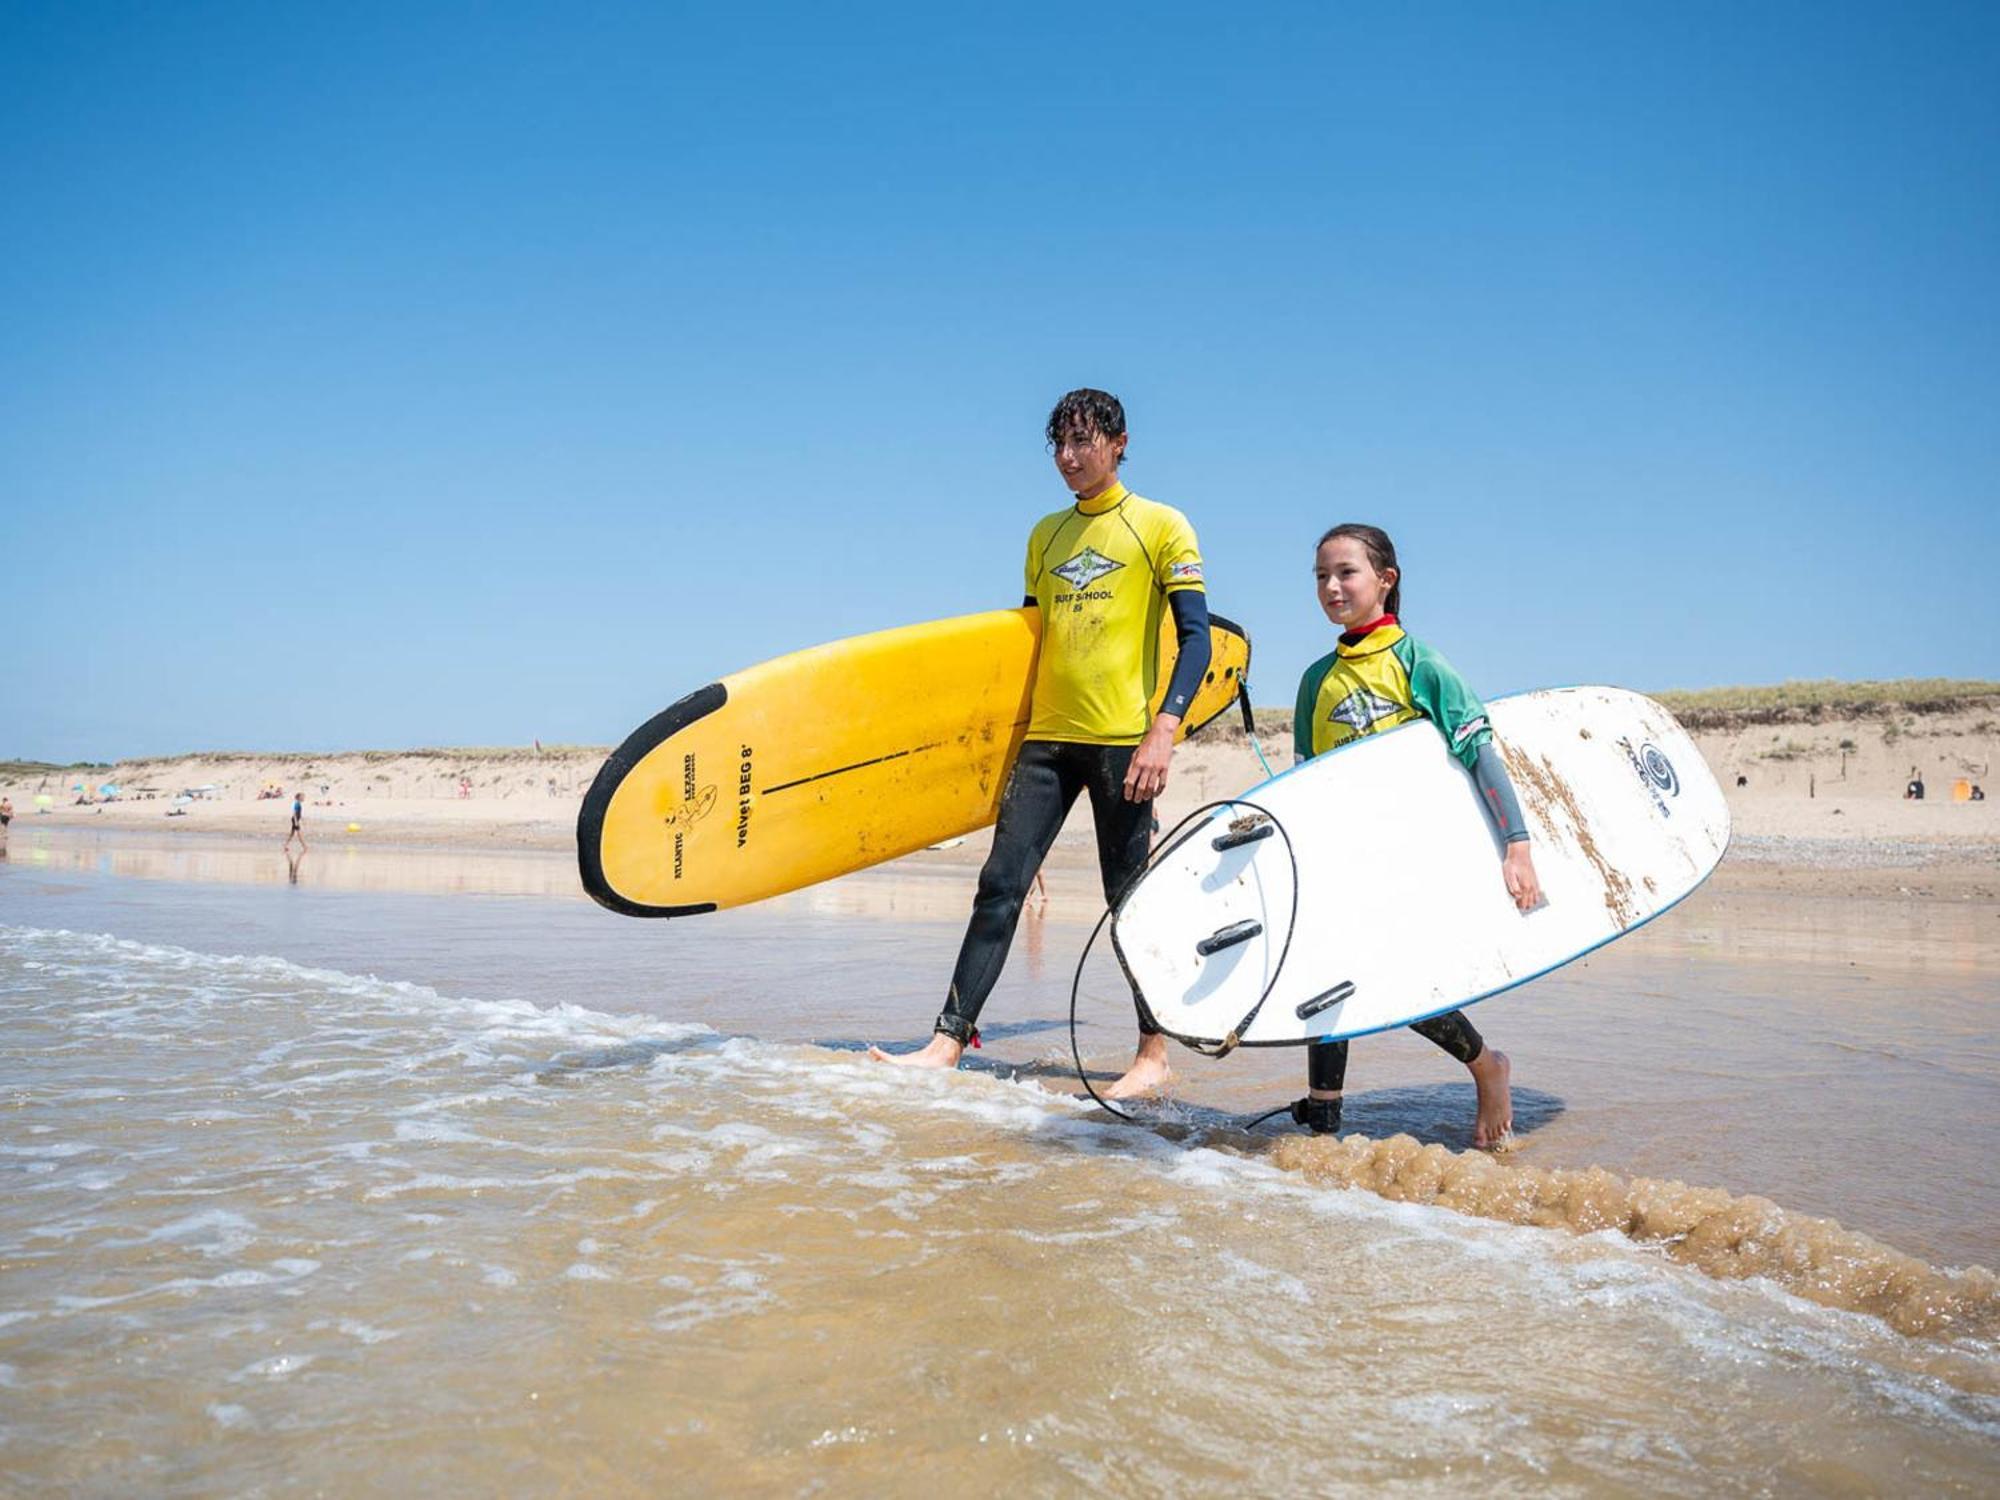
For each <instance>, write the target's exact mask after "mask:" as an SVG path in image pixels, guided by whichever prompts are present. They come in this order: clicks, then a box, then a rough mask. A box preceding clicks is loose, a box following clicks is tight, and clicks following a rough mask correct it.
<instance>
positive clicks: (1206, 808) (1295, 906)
mask: <svg viewBox="0 0 2000 1500" xmlns="http://www.w3.org/2000/svg"><path fill="white" fill-rule="evenodd" d="M1248 701H1249V700H1248V698H1247V697H1246V698H1245V699H1244V702H1245V703H1246V704H1247V703H1248ZM1245 718H1246V719H1247V718H1248V713H1247V711H1246V714H1245ZM1251 743H1252V744H1255V743H1256V736H1255V735H1254V734H1253V735H1252V736H1251ZM1257 758H1258V759H1259V760H1262V759H1263V752H1262V751H1261V750H1260V751H1259V752H1258V754H1257ZM1225 807H1243V808H1248V809H1249V810H1250V811H1251V812H1252V813H1254V814H1257V815H1259V816H1261V817H1263V818H1265V819H1267V820H1269V822H1270V824H1271V827H1272V828H1273V829H1274V830H1275V831H1276V832H1277V835H1278V837H1279V838H1281V839H1283V840H1284V841H1285V858H1286V859H1287V860H1288V861H1289V862H1290V864H1291V867H1292V910H1291V914H1290V915H1289V916H1288V917H1287V918H1286V919H1285V942H1284V946H1283V947H1281V948H1280V949H1279V950H1278V962H1277V964H1276V966H1275V967H1274V968H1273V969H1272V970H1271V978H1270V981H1269V982H1268V983H1266V984H1265V986H1264V993H1263V994H1261V995H1259V996H1258V997H1257V1003H1256V1004H1255V1005H1253V1006H1251V1007H1250V1011H1249V1013H1248V1014H1247V1015H1245V1016H1244V1017H1243V1019H1242V1020H1240V1021H1238V1022H1237V1023H1236V1024H1235V1025H1234V1026H1232V1027H1231V1028H1230V1029H1229V1034H1228V1035H1227V1036H1225V1037H1224V1038H1223V1039H1222V1040H1221V1041H1220V1042H1218V1043H1216V1044H1215V1045H1213V1046H1209V1045H1207V1044H1205V1043H1202V1042H1190V1041H1188V1040H1187V1039H1186V1038H1185V1037H1178V1036H1177V1037H1174V1040H1175V1041H1177V1042H1179V1043H1181V1045H1182V1046H1184V1047H1187V1048H1190V1049H1191V1050H1193V1051H1195V1052H1199V1053H1200V1054H1201V1055H1202V1056H1203V1057H1217V1058H1220V1057H1227V1056H1228V1055H1229V1054H1230V1053H1232V1052H1234V1051H1235V1050H1236V1048H1237V1045H1238V1044H1239V1042H1240V1041H1241V1040H1242V1036H1243V1032H1244V1031H1245V1030H1246V1029H1247V1028H1248V1027H1249V1025H1250V1023H1251V1022H1252V1021H1254V1020H1256V1019H1257V1013H1258V1012H1259V1011H1261V1010H1262V1009H1263V1008H1264V1002H1265V1001H1266V1000H1268V999H1270V998H1271V991H1273V990H1275V989H1276V988H1277V987H1278V979H1279V977H1280V976H1281V975H1282V974H1283V973H1284V972H1285V960H1286V959H1287V958H1288V957H1290V956H1291V951H1292V935H1293V933H1294V932H1296V931H1297V930H1298V923H1299V857H1298V853H1297V851H1296V850H1294V849H1293V847H1292V836H1291V835H1290V834H1289V833H1287V832H1285V825H1284V824H1283V823H1281V822H1279V821H1278V818H1277V816H1276V814H1274V813H1273V812H1272V811H1271V810H1270V809H1269V808H1267V807H1263V806H1260V805H1259V804H1258V803H1255V802H1249V801H1246V800H1244V799H1243V798H1241V797H1224V798H1223V799H1221V800H1220V801H1217V802H1204V803H1203V804H1202V805H1201V806H1200V807H1197V808H1196V809H1195V810H1194V811H1193V812H1191V813H1189V814H1188V815H1187V816H1186V817H1184V818H1182V819H1181V820H1180V822H1178V823H1176V824H1174V826H1173V827H1172V828H1170V829H1168V830H1167V833H1166V836H1165V837H1163V838H1162V839H1160V841H1159V842H1158V843H1156V844H1155V845H1154V846H1153V848H1152V850H1151V852H1150V853H1148V854H1147V856H1146V862H1145V863H1144V864H1143V865H1141V866H1140V867H1139V868H1138V869H1137V870H1136V871H1134V872H1133V873H1132V875H1131V877H1130V878H1129V879H1128V880H1126V882H1125V884H1124V885H1122V886H1120V887H1119V889H1118V893H1117V895H1116V897H1115V898H1114V899H1113V901H1112V902H1111V904H1110V905H1109V906H1107V907H1105V908H1104V915H1102V916H1101V917H1099V918H1098V919H1097V925H1096V926H1095V927H1093V928H1091V929H1090V937H1089V938H1088V939H1087V940H1086V941H1085V942H1084V945H1083V952H1082V953H1080V954H1078V955H1077V960H1076V973H1075V975H1074V976H1073V977H1072V978H1071V980H1070V983H1069V1055H1070V1057H1071V1058H1072V1059H1074V1060H1075V1062H1076V1078H1077V1082H1079V1083H1081V1084H1082V1085H1083V1089H1084V1092H1085V1093H1087V1094H1089V1095H1090V1097H1091V1099H1092V1100H1093V1101H1095V1103H1096V1104H1097V1106H1098V1108H1100V1109H1103V1110H1108V1111H1109V1112H1110V1113H1112V1114H1114V1115H1116V1116H1118V1118H1119V1119H1121V1120H1127V1121H1131V1122H1133V1123H1135V1124H1136V1123H1137V1121H1138V1116H1136V1115H1132V1114H1127V1113H1126V1112H1125V1111H1124V1110H1122V1109H1120V1108H1119V1107H1118V1106H1117V1105H1115V1104H1113V1103H1112V1102H1111V1101H1110V1100H1108V1099H1106V1098H1105V1097H1104V1096H1103V1095H1101V1094H1099V1093H1098V1092H1097V1090H1096V1089H1094V1088H1092V1087H1091V1085H1090V1074H1089V1072H1088V1071H1087V1070H1086V1069H1085V1068H1084V1066H1083V1049H1082V1047H1081V1046H1080V1045H1079V1044H1078V1042H1077V1039H1076V1004H1077V996H1078V994H1079V993H1080V992H1081V990H1082V988H1083V966H1084V965H1085V964H1086V963H1087V962H1089V959H1090V950H1091V949H1092V948H1094V947H1096V946H1097V939H1098V935H1099V934H1100V933H1102V932H1103V931H1104V924H1105V923H1106V922H1109V921H1110V920H1111V916H1112V913H1113V912H1115V911H1116V910H1117V909H1118V907H1119V905H1120V904H1121V903H1122V902H1123V901H1124V900H1125V898H1126V896H1127V895H1129V894H1130V893H1131V890H1132V888H1133V887H1134V886H1135V885H1137V884H1138V883H1139V882H1140V881H1141V880H1143V879H1145V878H1146V876H1147V875H1148V874H1150V873H1151V872H1152V871H1153V869H1154V867H1155V866H1157V865H1158V864H1159V863H1160V861H1161V860H1163V859H1165V858H1166V857H1167V856H1168V855H1169V854H1171V853H1173V852H1174V850H1176V849H1178V848H1179V847H1180V846H1181V844H1182V843H1183V842H1185V837H1184V835H1183V830H1185V829H1187V828H1188V827H1189V825H1190V824H1192V823H1194V822H1195V820H1196V819H1198V818H1200V817H1202V816H1203V814H1205V813H1211V812H1216V811H1219V810H1220V809H1222V808H1225ZM1251 826H1253V820H1251V819H1248V818H1245V819H1236V820H1232V822H1231V824H1230V830H1231V832H1243V831H1246V830H1248V829H1249V828H1250V827H1251ZM1113 951H1116V945H1115V944H1114V945H1113ZM1118 966H1119V968H1120V969H1124V968H1125V960H1124V955H1123V954H1120V955H1119V959H1118ZM1125 978H1126V981H1127V983H1131V981H1132V975H1131V972H1130V971H1129V970H1126V973H1125ZM1133 988H1134V990H1136V989H1137V988H1138V986H1137V985H1136V984H1134V985H1133ZM1168 1034H1169V1035H1171V1033H1168ZM1290 1107H1291V1106H1289V1105H1287V1106H1286V1109H1289V1108H1290ZM1283 1113H1284V1110H1272V1111H1271V1113H1270V1114H1265V1115H1259V1116H1258V1117H1257V1118H1256V1119H1255V1120H1253V1121H1251V1122H1250V1123H1251V1125H1258V1124H1261V1123H1263V1121H1265V1120H1268V1119H1270V1118H1271V1115H1276V1114H1283ZM1245 1128H1246V1129H1247V1128H1249V1127H1248V1126H1246V1127H1245Z"/></svg>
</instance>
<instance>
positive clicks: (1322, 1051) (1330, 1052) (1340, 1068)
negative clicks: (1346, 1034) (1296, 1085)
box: [1306, 1041, 1347, 1093]
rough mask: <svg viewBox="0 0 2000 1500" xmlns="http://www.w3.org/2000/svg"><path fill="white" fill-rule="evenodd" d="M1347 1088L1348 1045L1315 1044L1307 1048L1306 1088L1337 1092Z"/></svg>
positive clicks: (1333, 1043) (1344, 1043)
mask: <svg viewBox="0 0 2000 1500" xmlns="http://www.w3.org/2000/svg"><path fill="white" fill-rule="evenodd" d="M1346 1086H1347V1043H1346V1042H1345V1041H1339V1042H1313V1043H1312V1044H1311V1045H1309V1046H1308V1047H1307V1048H1306V1087H1308V1088H1315V1089H1325V1090H1326V1091H1327V1092H1328V1093H1333V1092H1336V1091H1338V1090H1340V1089H1343V1088H1345V1087H1346Z"/></svg>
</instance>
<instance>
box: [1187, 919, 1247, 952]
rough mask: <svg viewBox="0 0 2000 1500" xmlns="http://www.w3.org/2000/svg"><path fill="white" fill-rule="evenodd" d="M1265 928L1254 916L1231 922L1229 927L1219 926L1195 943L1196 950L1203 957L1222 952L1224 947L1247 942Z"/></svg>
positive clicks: (1232, 946)
mask: <svg viewBox="0 0 2000 1500" xmlns="http://www.w3.org/2000/svg"><path fill="white" fill-rule="evenodd" d="M1263 930H1264V924H1263V923H1262V922H1259V921H1257V920H1255V919H1254V918H1250V919H1246V920H1244V921H1241V922H1231V923H1230V924H1229V925H1228V926H1227V927H1218V928H1217V929H1216V930H1215V931H1214V932H1211V933H1210V934H1209V935H1208V936H1207V937H1205V938H1203V939H1202V940H1201V941H1200V942H1198V943H1196V944H1195V945H1194V951H1195V952H1197V953H1199V954H1200V955H1201V956H1202V957H1203V958H1207V957H1209V956H1210V955H1211V954H1215V953H1220V952H1221V951H1222V950H1223V949H1224V948H1234V947H1235V946H1236V945H1237V944H1238V943H1247V942H1249V941H1250V939H1252V938H1253V937H1255V936H1257V934H1258V933H1260V932H1262V931H1263Z"/></svg>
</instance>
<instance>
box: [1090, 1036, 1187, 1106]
mask: <svg viewBox="0 0 2000 1500" xmlns="http://www.w3.org/2000/svg"><path fill="white" fill-rule="evenodd" d="M1173 1076H1174V1070H1173V1069H1172V1068H1170V1067H1168V1066H1167V1039H1166V1038H1165V1037H1163V1036H1160V1035H1158V1034H1155V1035H1153V1036H1142V1037H1140V1038H1139V1050H1138V1051H1137V1052H1136V1053H1134V1054H1133V1057H1132V1066H1131V1067H1129V1068H1127V1069H1126V1070H1125V1076H1124V1077H1123V1078H1121V1079H1119V1080H1118V1081H1117V1082H1116V1083H1114V1084H1112V1085H1111V1087H1110V1088H1108V1089H1106V1090H1105V1091H1104V1097H1105V1098H1107V1099H1135V1098H1137V1097H1138V1096H1139V1095H1141V1094H1150V1093H1153V1092H1155V1091H1157V1090H1159V1089H1163V1088H1165V1087H1166V1086H1167V1085H1168V1084H1169V1083H1170V1082H1172V1081H1173Z"/></svg>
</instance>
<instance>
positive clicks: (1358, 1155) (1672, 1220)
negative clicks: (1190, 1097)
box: [1269, 1135, 2000, 1341]
mask: <svg viewBox="0 0 2000 1500" xmlns="http://www.w3.org/2000/svg"><path fill="white" fill-rule="evenodd" d="M1269 1160H1270V1161H1271V1162H1272V1164H1273V1165H1275V1166H1277V1167H1279V1168H1281V1169H1283V1170H1285V1171H1288V1172H1297V1173H1300V1174H1301V1175H1303V1176H1304V1177H1305V1178H1306V1179H1307V1180H1308V1181H1311V1182H1315V1183H1322V1184H1327V1185H1331V1186H1339V1187H1351V1188H1360V1189H1363V1190H1365V1191H1367V1192H1371V1193H1374V1194H1376V1195H1378V1196H1380V1197H1382V1198H1385V1199H1388V1200H1389V1201H1391V1202H1396V1203H1416V1204H1428V1205H1434V1206H1436V1207H1439V1208H1448V1209H1452V1210H1454V1211H1455V1212H1458V1213H1462V1214H1466V1215H1469V1216H1472V1217H1475V1218H1482V1219H1493V1220H1497V1221H1499V1222H1501V1223H1505V1224H1521V1225H1529V1226H1534V1227H1537V1228H1549V1229H1567V1230H1569V1231H1571V1232H1572V1233H1575V1234H1597V1233H1602V1232H1605V1231H1610V1232H1613V1233H1617V1234H1620V1235H1623V1236H1624V1237H1625V1238H1626V1239H1629V1240H1631V1241H1633V1242H1634V1243H1635V1244H1641V1245H1653V1246H1657V1247H1659V1248H1660V1249H1661V1250H1663V1251H1664V1252H1665V1253H1666V1254H1667V1255H1668V1256H1669V1257H1670V1258H1671V1259H1673V1260H1675V1261H1677V1262H1679V1263H1680V1264H1682V1265H1685V1266H1688V1267H1690V1268H1692V1269H1694V1270H1698V1271H1700V1272H1702V1273H1703V1274H1705V1275H1708V1276H1713V1277H1715V1278H1716V1279H1718V1280H1724V1281H1738V1280H1747V1279H1749V1278H1752V1277H1762V1278H1764V1279H1765V1280H1768V1281H1770V1282H1772V1283H1774V1284H1775V1285H1777V1286H1779V1287H1781V1288H1783V1289H1784V1290H1785V1291H1787V1292H1790V1293H1792V1294H1793V1295H1794V1296H1798V1297H1802V1298H1804V1299H1806V1300H1807V1301H1810V1302H1816V1303H1819V1304H1820V1305H1821V1306H1824V1307H1831V1308H1837V1309H1841V1310H1844V1311H1848V1312H1859V1313H1866V1314H1869V1315H1871V1316H1873V1317H1877V1318H1880V1319H1881V1320H1882V1321H1883V1322H1885V1323H1887V1324H1888V1325H1889V1326H1890V1327H1891V1328H1893V1329H1895V1330H1896V1331H1897V1332H1898V1333H1903V1334H1908V1335H1918V1336H1924V1337H1930V1338H1941V1339H1960V1338H1965V1339H1977V1340H1981V1341H1991V1340H1993V1339H1995V1338H1996V1337H2000V1277H1996V1276H1995V1275H1994V1273H1993V1272H1992V1271H1990V1270H1988V1269H1986V1268H1985V1267H1984V1266H1967V1267H1962V1268H1957V1269H1951V1270H1941V1269H1939V1268H1938V1267H1936V1266H1932V1265H1930V1264H1928V1263H1926V1262H1925V1261H1922V1260H1919V1259H1918V1258H1917V1257H1916V1256H1914V1255H1907V1254H1905V1253H1904V1252H1902V1251H1900V1250H1896V1249H1893V1248H1891V1247H1890V1246H1888V1245H1884V1244H1882V1243H1881V1242H1880V1241H1878V1240H1873V1239H1870V1238H1869V1237H1868V1236H1867V1235H1865V1234H1857V1233H1856V1232H1854V1231H1853V1230H1850V1229H1844V1228H1842V1227H1841V1226H1840V1225H1839V1224H1838V1223H1836V1222H1835V1221H1834V1220H1832V1219H1817V1218H1813V1217H1810V1216H1809V1215H1805V1214H1797V1213H1793V1212H1791V1211H1789V1210H1787V1209H1785V1208H1782V1207H1780V1206H1779V1205H1778V1204H1776V1203H1773V1202H1772V1201H1771V1200H1770V1199H1768V1198H1759V1197H1756V1196H1754V1195H1748V1194H1746V1195H1741V1196H1739V1195H1736V1194H1733V1193H1729V1192H1726V1191H1724V1190H1723V1189H1721V1188H1704V1187H1690V1186H1688V1185H1687V1184H1686V1183H1683V1182H1673V1181H1664V1180H1661V1179H1657V1178H1649V1177H1634V1178H1624V1177H1620V1176H1618V1175H1617V1174H1616V1173H1613V1172H1607V1171H1605V1170H1604V1169H1603V1168H1601V1167H1582V1168H1571V1167H1530V1166H1514V1165H1510V1164H1508V1163H1506V1162H1505V1161H1503V1160H1498V1159H1495V1158H1494V1157H1492V1156H1489V1155H1487V1154H1485V1153H1484V1152H1477V1151H1465V1152H1457V1151H1452V1150H1451V1149H1449V1148H1448V1147H1445V1146H1441V1145H1435V1144H1433V1145H1425V1144H1423V1143H1422V1142H1420V1141H1417V1140H1415V1139H1414V1138H1412V1137H1410V1136H1407V1135H1395V1136H1391V1137H1389V1138H1388V1139H1387V1140H1371V1139H1369V1138H1368V1137H1366V1136H1360V1135H1351V1136H1346V1137H1344V1138H1340V1137H1323V1138H1317V1139H1311V1138H1303V1137H1299V1138H1289V1139H1285V1140H1281V1141H1279V1142H1278V1143H1277V1144H1276V1145H1275V1146H1274V1147H1273V1148H1272V1150H1271V1153H1270V1156H1269Z"/></svg>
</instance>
